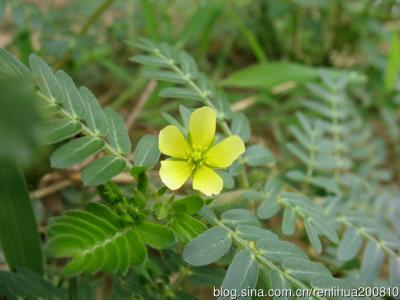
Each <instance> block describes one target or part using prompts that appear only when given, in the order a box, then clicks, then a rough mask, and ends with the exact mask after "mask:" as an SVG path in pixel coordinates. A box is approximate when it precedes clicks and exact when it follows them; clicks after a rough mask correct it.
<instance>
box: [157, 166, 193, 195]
mask: <svg viewBox="0 0 400 300" xmlns="http://www.w3.org/2000/svg"><path fill="white" fill-rule="evenodd" d="M192 170H193V169H192V164H191V163H189V162H187V161H183V160H164V161H162V162H161V168H160V177H161V180H162V182H163V183H164V184H165V185H166V186H167V187H168V188H169V189H171V190H177V189H179V188H180V187H181V186H182V185H183V184H184V183H185V181H186V180H187V179H188V178H189V176H190V175H191V174H192Z"/></svg>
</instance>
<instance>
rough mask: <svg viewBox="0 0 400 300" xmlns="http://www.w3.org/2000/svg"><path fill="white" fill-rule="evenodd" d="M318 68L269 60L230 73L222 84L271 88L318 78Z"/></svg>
mask: <svg viewBox="0 0 400 300" xmlns="http://www.w3.org/2000/svg"><path fill="white" fill-rule="evenodd" d="M319 74H320V70H319V69H318V68H312V67H308V66H305V65H301V64H297V63H291V62H269V63H262V64H256V65H252V66H249V67H246V68H243V69H241V70H239V71H236V72H234V73H233V74H230V76H229V77H228V78H227V79H225V80H224V81H222V84H223V85H224V86H229V87H240V88H257V89H266V90H271V89H272V88H273V87H275V86H277V85H279V84H282V83H286V82H295V83H305V82H308V81H311V80H314V79H317V78H319V76H320V75H319Z"/></svg>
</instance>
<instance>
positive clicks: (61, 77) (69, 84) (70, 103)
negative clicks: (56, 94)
mask: <svg viewBox="0 0 400 300" xmlns="http://www.w3.org/2000/svg"><path fill="white" fill-rule="evenodd" d="M56 77H57V79H58V81H59V83H60V85H61V89H62V92H63V97H61V98H60V99H59V101H60V102H61V103H62V105H63V107H64V109H65V110H66V111H67V112H69V113H70V114H71V115H72V117H76V116H78V117H79V118H81V119H84V118H85V115H86V107H85V103H84V101H83V99H82V97H81V95H80V93H79V91H78V89H77V87H76V85H75V83H74V81H73V80H72V78H71V77H69V76H68V74H67V73H65V72H64V71H62V70H59V71H57V72H56Z"/></svg>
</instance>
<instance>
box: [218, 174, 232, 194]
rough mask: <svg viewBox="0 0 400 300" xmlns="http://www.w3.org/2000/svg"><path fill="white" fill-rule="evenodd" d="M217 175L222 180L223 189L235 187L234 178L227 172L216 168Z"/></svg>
mask: <svg viewBox="0 0 400 300" xmlns="http://www.w3.org/2000/svg"><path fill="white" fill-rule="evenodd" d="M217 173H218V175H219V176H220V177H221V178H222V181H223V182H224V185H223V186H224V189H233V188H234V187H235V179H234V178H233V176H232V175H231V174H229V172H225V171H222V170H217Z"/></svg>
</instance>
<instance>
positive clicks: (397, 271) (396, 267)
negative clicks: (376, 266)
mask: <svg viewBox="0 0 400 300" xmlns="http://www.w3.org/2000/svg"><path fill="white" fill-rule="evenodd" d="M389 271H390V275H389V279H390V282H391V283H392V284H393V285H396V284H398V283H399V282H400V257H399V256H394V255H392V256H391V257H390V259H389Z"/></svg>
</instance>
